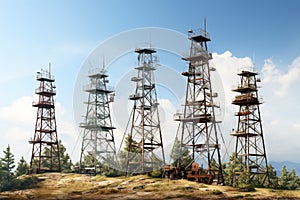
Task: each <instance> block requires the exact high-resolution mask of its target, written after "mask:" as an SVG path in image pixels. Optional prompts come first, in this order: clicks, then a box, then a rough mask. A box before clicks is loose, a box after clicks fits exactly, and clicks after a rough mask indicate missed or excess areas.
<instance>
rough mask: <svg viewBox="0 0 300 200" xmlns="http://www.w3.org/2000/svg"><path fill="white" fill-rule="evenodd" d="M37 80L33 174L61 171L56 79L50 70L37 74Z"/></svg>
mask: <svg viewBox="0 0 300 200" xmlns="http://www.w3.org/2000/svg"><path fill="white" fill-rule="evenodd" d="M49 68H50V66H49ZM36 80H38V81H39V82H40V86H39V87H38V88H37V89H36V90H35V93H36V94H37V95H39V98H38V101H37V102H33V103H32V106H33V107H37V117H36V124H35V133H34V137H33V138H31V139H30V140H29V143H30V144H32V154H31V160H30V169H31V170H32V171H31V173H41V172H45V171H61V163H60V152H59V145H58V137H57V130H56V119H55V105H54V98H53V97H54V96H55V95H56V89H55V88H56V87H55V85H54V81H55V79H54V77H53V76H52V75H51V72H50V69H49V71H47V70H41V72H37V76H36Z"/></svg>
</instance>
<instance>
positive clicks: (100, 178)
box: [92, 175, 107, 182]
mask: <svg viewBox="0 0 300 200" xmlns="http://www.w3.org/2000/svg"><path fill="white" fill-rule="evenodd" d="M92 179H93V180H95V181H98V182H100V181H106V180H107V177H106V176H102V175H96V176H95V177H93V178H92Z"/></svg>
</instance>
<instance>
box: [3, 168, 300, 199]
mask: <svg viewBox="0 0 300 200" xmlns="http://www.w3.org/2000/svg"><path fill="white" fill-rule="evenodd" d="M37 176H38V177H39V180H40V181H39V183H38V184H37V187H35V188H33V189H25V190H17V191H10V192H2V193H0V199H47V200H48V199H49V200H50V199H124V200H125V199H272V200H273V199H300V190H295V191H286V190H273V189H266V188H256V189H255V191H253V192H239V191H238V190H237V189H236V188H232V187H229V186H218V185H206V184H201V183H196V182H192V181H187V180H168V179H159V178H149V177H147V176H133V177H128V178H126V177H117V178H107V177H104V176H86V175H80V174H62V173H46V174H40V175H37Z"/></svg>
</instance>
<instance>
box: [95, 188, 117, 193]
mask: <svg viewBox="0 0 300 200" xmlns="http://www.w3.org/2000/svg"><path fill="white" fill-rule="evenodd" d="M118 192H119V190H118V189H115V188H105V189H101V190H99V191H98V192H97V193H99V194H115V193H118Z"/></svg>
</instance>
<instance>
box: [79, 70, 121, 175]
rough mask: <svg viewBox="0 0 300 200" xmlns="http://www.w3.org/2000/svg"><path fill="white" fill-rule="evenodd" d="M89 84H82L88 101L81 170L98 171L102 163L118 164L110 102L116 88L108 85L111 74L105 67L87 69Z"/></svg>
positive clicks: (83, 126)
mask: <svg viewBox="0 0 300 200" xmlns="http://www.w3.org/2000/svg"><path fill="white" fill-rule="evenodd" d="M88 77H89V79H90V83H89V84H87V85H85V86H84V87H83V90H84V91H85V92H87V93H88V101H87V102H85V104H87V110H86V114H85V116H84V122H82V123H80V127H81V128H83V138H82V146H81V153H80V170H81V171H82V170H84V169H85V168H92V169H94V170H95V173H96V172H98V168H99V166H100V165H105V166H108V167H114V166H115V164H116V149H115V140H114V134H113V129H115V128H114V127H113V126H112V121H111V114H110V106H109V104H110V103H111V102H113V101H114V91H113V88H112V87H109V86H107V83H108V80H107V77H108V75H107V74H106V71H105V70H104V69H100V68H96V69H93V70H90V71H89V72H88Z"/></svg>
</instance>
